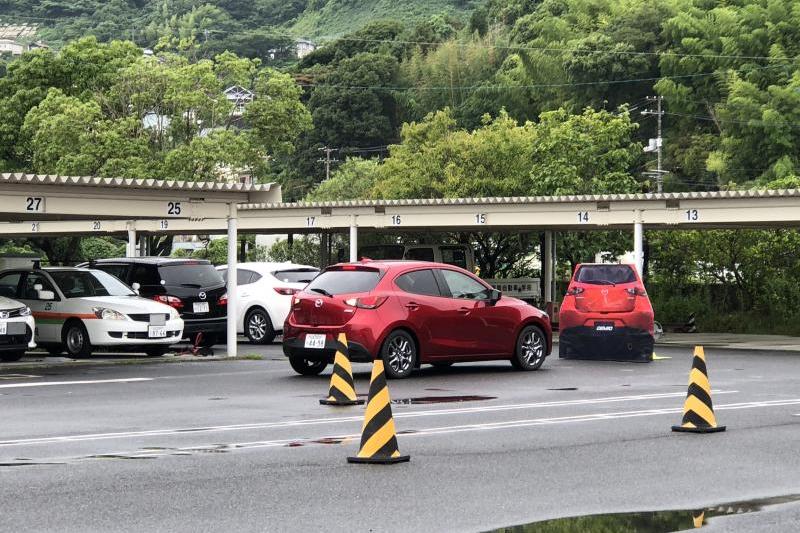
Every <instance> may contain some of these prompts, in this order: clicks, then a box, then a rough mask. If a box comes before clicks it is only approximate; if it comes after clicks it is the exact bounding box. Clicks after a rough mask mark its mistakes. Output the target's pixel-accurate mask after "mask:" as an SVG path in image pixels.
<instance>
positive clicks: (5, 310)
mask: <svg viewBox="0 0 800 533" xmlns="http://www.w3.org/2000/svg"><path fill="white" fill-rule="evenodd" d="M6 295H9V296H16V291H15V290H12V288H11V287H8V286H6V285H0V360H3V361H19V360H20V359H22V356H23V355H25V350H27V349H28V348H36V342H34V340H33V332H34V331H36V324H35V323H34V320H33V316H32V315H31V308H30V307H28V306H27V305H25V304H23V303H21V302H18V301H16V300H12V299H10V298H7V297H6Z"/></svg>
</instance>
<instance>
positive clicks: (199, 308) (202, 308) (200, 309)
mask: <svg viewBox="0 0 800 533" xmlns="http://www.w3.org/2000/svg"><path fill="white" fill-rule="evenodd" d="M192 310H193V311H194V312H195V313H208V302H195V303H194V305H193V306H192Z"/></svg>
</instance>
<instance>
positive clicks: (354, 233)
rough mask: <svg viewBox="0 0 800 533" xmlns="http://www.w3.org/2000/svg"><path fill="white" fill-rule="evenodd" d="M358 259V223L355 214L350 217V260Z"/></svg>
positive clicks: (352, 261) (353, 261)
mask: <svg viewBox="0 0 800 533" xmlns="http://www.w3.org/2000/svg"><path fill="white" fill-rule="evenodd" d="M356 261H358V224H357V222H356V216H355V215H353V216H352V217H350V262H351V263H355V262H356Z"/></svg>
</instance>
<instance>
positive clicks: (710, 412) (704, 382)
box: [672, 346, 725, 433]
mask: <svg viewBox="0 0 800 533" xmlns="http://www.w3.org/2000/svg"><path fill="white" fill-rule="evenodd" d="M672 431H686V432H690V433H715V432H717V431H725V426H718V425H717V419H716V417H715V416H714V406H713V405H712V403H711V385H710V384H709V383H708V371H707V370H706V356H705V354H704V353H703V347H702V346H695V348H694V360H693V361H692V371H691V372H690V373H689V392H688V393H687V394H686V402H685V403H684V405H683V421H682V422H681V425H680V426H672Z"/></svg>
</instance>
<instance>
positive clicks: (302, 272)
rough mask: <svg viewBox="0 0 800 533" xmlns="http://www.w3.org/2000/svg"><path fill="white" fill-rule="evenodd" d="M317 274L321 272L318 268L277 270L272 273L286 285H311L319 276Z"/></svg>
mask: <svg viewBox="0 0 800 533" xmlns="http://www.w3.org/2000/svg"><path fill="white" fill-rule="evenodd" d="M317 274H319V270H317V269H316V268H294V269H291V270H276V271H275V272H273V273H272V275H273V276H275V277H276V278H277V279H278V280H280V281H282V282H284V283H309V282H310V281H311V280H313V279H314V278H315V277H316V276H317Z"/></svg>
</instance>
